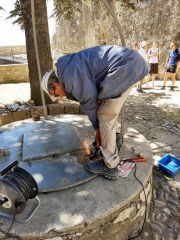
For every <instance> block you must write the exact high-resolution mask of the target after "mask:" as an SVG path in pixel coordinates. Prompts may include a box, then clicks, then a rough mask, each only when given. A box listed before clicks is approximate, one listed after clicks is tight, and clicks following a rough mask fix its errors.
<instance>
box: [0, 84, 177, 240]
mask: <svg viewBox="0 0 180 240" xmlns="http://www.w3.org/2000/svg"><path fill="white" fill-rule="evenodd" d="M170 85H171V81H168V82H167V87H166V90H161V89H160V88H161V86H162V81H155V87H154V88H153V87H152V83H151V82H150V83H148V84H145V85H144V93H138V92H137V91H136V88H134V89H133V91H132V93H131V95H130V96H129V98H128V99H127V101H126V104H125V108H124V122H125V126H126V127H133V128H135V129H137V130H138V131H139V132H140V133H141V134H143V135H144V136H145V137H146V138H147V139H148V140H149V142H150V145H151V148H152V152H153V158H154V165H155V166H156V164H157V161H158V160H159V159H160V158H161V157H162V156H163V155H164V154H166V153H171V154H173V155H175V156H177V157H179V158H180V81H176V88H175V91H171V90H170ZM29 99H30V86H29V84H28V83H22V84H4V85H0V112H1V113H2V112H3V106H5V105H6V104H13V103H14V102H15V101H20V102H21V101H27V100H29ZM1 113H0V114H1ZM165 185H166V187H164V186H165ZM153 186H154V189H153V199H152V204H151V208H150V214H149V216H148V220H147V224H146V227H145V229H144V231H143V233H142V235H141V237H140V238H139V239H143V240H146V239H147V240H160V239H162V240H166V239H167V240H177V239H179V240H180V234H179V232H180V223H179V219H180V214H179V212H180V209H179V206H180V174H178V177H177V178H174V179H169V178H166V177H165V176H164V174H163V173H161V172H159V171H158V169H157V168H156V167H154V170H153ZM159 192H162V194H161V195H159ZM176 207H177V209H176ZM172 222H173V227H172ZM170 223H171V224H170Z"/></svg>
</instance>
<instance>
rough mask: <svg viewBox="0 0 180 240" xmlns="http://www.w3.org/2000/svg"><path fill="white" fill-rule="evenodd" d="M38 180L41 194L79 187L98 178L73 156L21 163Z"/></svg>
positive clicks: (66, 155) (67, 155)
mask: <svg viewBox="0 0 180 240" xmlns="http://www.w3.org/2000/svg"><path fill="white" fill-rule="evenodd" d="M19 166H20V167H22V168H23V169H25V170H26V171H28V172H29V173H30V174H31V175H32V176H33V177H34V179H35V180H36V182H37V184H38V189H39V192H51V191H56V190H62V189H67V188H70V187H73V186H77V185H79V184H82V183H84V182H87V181H89V180H90V179H93V178H95V177H96V175H94V174H91V173H89V172H87V171H86V170H85V169H84V167H83V166H82V165H81V164H79V163H78V162H77V158H76V157H74V156H73V155H69V154H65V155H64V156H61V157H60V158H55V159H52V158H46V159H41V160H36V161H32V162H20V164H19Z"/></svg>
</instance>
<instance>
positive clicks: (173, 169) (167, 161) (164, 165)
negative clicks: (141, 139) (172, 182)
mask: <svg viewBox="0 0 180 240" xmlns="http://www.w3.org/2000/svg"><path fill="white" fill-rule="evenodd" d="M158 165H159V170H161V171H162V172H163V173H164V174H166V175H167V176H174V175H176V174H177V173H178V172H180V159H178V158H176V157H175V156H173V155H171V154H166V155H164V157H163V158H161V159H160V160H159V162H158Z"/></svg>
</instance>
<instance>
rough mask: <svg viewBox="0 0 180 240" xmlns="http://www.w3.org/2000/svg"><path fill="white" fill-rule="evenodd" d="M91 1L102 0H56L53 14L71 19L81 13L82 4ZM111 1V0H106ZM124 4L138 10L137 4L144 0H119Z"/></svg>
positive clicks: (57, 17)
mask: <svg viewBox="0 0 180 240" xmlns="http://www.w3.org/2000/svg"><path fill="white" fill-rule="evenodd" d="M91 1H93V2H95V1H97V2H99V1H100V0H54V11H53V15H52V16H55V17H56V19H59V18H60V17H64V18H65V19H70V18H71V17H78V16H79V15H80V14H81V9H80V7H81V4H82V3H84V4H86V5H88V4H89V3H90V2H91ZM106 1H109V0H106ZM117 1H118V2H120V3H121V4H122V5H123V6H125V7H127V8H130V9H133V10H136V4H137V3H139V2H143V1H144V0H117Z"/></svg>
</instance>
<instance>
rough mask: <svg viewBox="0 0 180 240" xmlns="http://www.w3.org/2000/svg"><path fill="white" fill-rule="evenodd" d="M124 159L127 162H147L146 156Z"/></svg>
mask: <svg viewBox="0 0 180 240" xmlns="http://www.w3.org/2000/svg"><path fill="white" fill-rule="evenodd" d="M122 161H126V162H136V163H137V162H144V163H145V162H147V161H146V160H145V159H144V157H134V158H124V159H122Z"/></svg>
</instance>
